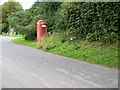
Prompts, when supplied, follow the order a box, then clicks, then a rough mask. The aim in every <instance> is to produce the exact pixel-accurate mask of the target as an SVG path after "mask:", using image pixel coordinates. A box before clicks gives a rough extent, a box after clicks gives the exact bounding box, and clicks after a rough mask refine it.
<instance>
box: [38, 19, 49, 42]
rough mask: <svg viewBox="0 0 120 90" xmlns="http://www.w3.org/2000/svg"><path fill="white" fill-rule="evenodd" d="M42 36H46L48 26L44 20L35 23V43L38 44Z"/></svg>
mask: <svg viewBox="0 0 120 90" xmlns="http://www.w3.org/2000/svg"><path fill="white" fill-rule="evenodd" d="M42 36H48V25H47V22H46V21H45V20H39V21H38V22H37V42H38V43H39V44H40V42H41V40H42Z"/></svg>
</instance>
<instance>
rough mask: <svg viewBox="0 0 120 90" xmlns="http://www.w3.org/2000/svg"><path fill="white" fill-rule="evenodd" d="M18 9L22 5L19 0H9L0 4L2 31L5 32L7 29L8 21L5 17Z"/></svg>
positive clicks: (20, 8)
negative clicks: (0, 7) (0, 5)
mask: <svg viewBox="0 0 120 90" xmlns="http://www.w3.org/2000/svg"><path fill="white" fill-rule="evenodd" d="M20 10H22V6H21V4H20V3H19V2H16V1H14V2H12V1H10V0H9V1H8V2H5V3H4V4H3V5H2V24H3V27H2V30H3V31H4V32H7V31H8V29H9V23H8V19H7V18H8V17H9V16H10V15H13V14H14V13H16V12H17V11H20Z"/></svg>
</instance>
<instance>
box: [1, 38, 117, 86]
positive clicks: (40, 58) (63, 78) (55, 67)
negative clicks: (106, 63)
mask: <svg viewBox="0 0 120 90" xmlns="http://www.w3.org/2000/svg"><path fill="white" fill-rule="evenodd" d="M10 40H11V38H9V37H2V38H1V37H0V42H2V45H1V44H0V50H1V49H2V59H0V62H1V60H2V63H0V65H2V87H3V88H118V71H117V70H114V69H110V68H106V67H103V66H98V65H94V64H89V63H85V62H82V61H78V60H74V59H71V58H67V57H62V56H58V55H54V54H50V53H46V52H43V51H41V50H36V49H34V48H30V47H27V46H22V45H18V44H15V43H12V42H11V41H10ZM0 54H1V52H0Z"/></svg>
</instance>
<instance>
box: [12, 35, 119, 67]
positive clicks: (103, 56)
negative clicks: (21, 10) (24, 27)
mask: <svg viewBox="0 0 120 90" xmlns="http://www.w3.org/2000/svg"><path fill="white" fill-rule="evenodd" d="M49 39H50V40H48V41H46V42H44V43H43V45H42V46H38V45H37V44H36V42H35V41H26V40H24V39H23V38H16V39H13V40H12V41H13V42H15V43H17V44H22V45H26V46H30V47H33V48H36V49H42V50H44V51H47V52H51V53H54V54H58V55H62V56H67V57H71V58H75V59H78V60H82V61H85V62H89V63H93V64H99V65H103V66H106V67H111V68H115V69H118V47H117V45H102V46H101V45H99V44H96V43H88V42H85V41H83V42H81V41H75V42H72V43H70V42H63V43H59V44H58V42H59V40H54V38H53V37H52V38H49ZM52 41H54V42H52ZM55 41H56V42H55Z"/></svg>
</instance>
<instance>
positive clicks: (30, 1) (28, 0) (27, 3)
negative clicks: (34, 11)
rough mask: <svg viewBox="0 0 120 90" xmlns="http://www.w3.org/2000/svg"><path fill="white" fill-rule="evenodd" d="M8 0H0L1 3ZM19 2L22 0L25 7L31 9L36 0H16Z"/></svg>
mask: <svg viewBox="0 0 120 90" xmlns="http://www.w3.org/2000/svg"><path fill="white" fill-rule="evenodd" d="M7 1H8V0H0V5H2V4H3V3H4V2H7ZM16 1H17V2H20V3H21V4H22V6H23V8H24V9H29V8H30V7H31V6H32V5H33V4H34V2H35V1H36V0H16Z"/></svg>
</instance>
